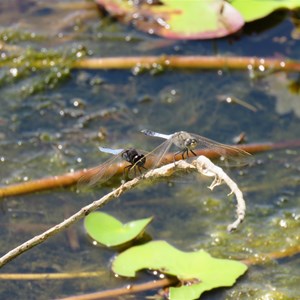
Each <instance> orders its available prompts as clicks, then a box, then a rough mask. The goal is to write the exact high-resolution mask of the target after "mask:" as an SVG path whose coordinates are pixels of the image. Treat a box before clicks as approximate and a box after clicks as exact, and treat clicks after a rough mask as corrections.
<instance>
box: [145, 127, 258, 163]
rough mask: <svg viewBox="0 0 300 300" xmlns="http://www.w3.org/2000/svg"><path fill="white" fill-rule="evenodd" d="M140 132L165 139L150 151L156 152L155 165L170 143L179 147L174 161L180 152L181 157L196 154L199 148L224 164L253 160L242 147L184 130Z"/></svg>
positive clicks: (163, 156) (168, 148)
mask: <svg viewBox="0 0 300 300" xmlns="http://www.w3.org/2000/svg"><path fill="white" fill-rule="evenodd" d="M142 132H143V133H144V134H145V135H147V136H152V137H159V138H162V139H165V140H166V141H165V142H163V143H162V144H161V145H160V146H158V147H157V148H156V149H154V150H153V151H152V152H151V153H157V154H156V157H157V161H156V166H159V165H161V163H162V162H163V161H164V159H165V157H166V154H167V153H168V151H169V150H170V148H171V146H172V145H175V146H176V147H177V148H179V151H177V152H176V153H174V161H175V160H176V155H179V154H181V158H182V159H186V158H188V157H191V156H197V154H196V152H195V151H197V150H200V149H201V150H207V151H208V152H209V153H210V156H211V157H214V158H219V159H220V163H221V164H222V165H225V166H244V165H247V164H249V163H251V161H252V160H253V159H252V155H251V154H250V153H248V152H246V151H244V150H242V149H239V148H237V147H234V146H228V145H225V144H221V143H218V142H216V141H213V140H210V139H208V138H206V137H203V136H201V135H198V134H194V133H189V132H186V131H179V132H175V133H173V134H162V133H158V132H154V131H151V130H147V129H144V130H142ZM203 155H205V154H203ZM208 156H209V155H208Z"/></svg>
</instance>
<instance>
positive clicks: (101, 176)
mask: <svg viewBox="0 0 300 300" xmlns="http://www.w3.org/2000/svg"><path fill="white" fill-rule="evenodd" d="M99 150H100V151H101V152H105V153H110V154H113V156H112V157H111V158H110V159H108V160H107V161H106V162H104V163H103V164H101V165H99V166H97V167H95V168H92V169H91V170H89V172H88V173H87V174H86V175H84V176H82V178H80V180H79V185H80V186H81V185H88V186H93V185H95V184H100V183H103V182H105V181H107V180H109V179H110V178H111V177H112V176H114V175H115V174H116V173H117V171H118V169H119V166H118V165H117V164H118V163H119V162H120V161H127V162H128V163H129V165H127V166H125V167H124V169H123V176H124V177H125V178H131V179H132V178H134V177H136V176H137V175H138V174H142V170H146V167H145V163H146V156H145V155H144V154H142V153H139V152H138V151H137V150H136V149H133V148H130V149H111V148H104V147H99Z"/></svg>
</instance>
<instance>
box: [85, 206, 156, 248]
mask: <svg viewBox="0 0 300 300" xmlns="http://www.w3.org/2000/svg"><path fill="white" fill-rule="evenodd" d="M152 219H153V218H152V217H151V218H146V219H141V220H136V221H132V222H129V223H126V224H123V223H121V222H120V221H119V220H117V219H115V218H114V217H112V216H110V215H108V214H106V213H104V212H93V213H90V214H89V215H88V216H87V217H86V218H85V219H84V227H85V229H86V231H87V233H88V235H89V236H90V237H91V238H92V239H94V240H95V241H97V242H99V243H100V244H102V245H105V246H107V247H113V246H119V245H122V244H125V243H127V242H129V241H131V240H133V239H134V238H136V237H137V236H139V235H141V234H142V233H143V231H144V230H145V227H146V226H147V225H148V224H149V223H150V222H151V221H152Z"/></svg>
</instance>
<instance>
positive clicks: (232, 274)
mask: <svg viewBox="0 0 300 300" xmlns="http://www.w3.org/2000/svg"><path fill="white" fill-rule="evenodd" d="M112 268H113V271H114V272H115V273H117V274H119V275H121V276H126V277H134V276H135V274H136V272H137V271H139V270H142V269H154V270H159V271H160V272H162V273H165V274H169V275H174V276H177V277H178V279H179V280H180V281H181V282H182V285H181V286H180V287H171V288H170V292H169V298H170V299H173V300H179V299H180V300H181V299H185V300H189V299H198V298H199V297H200V295H201V294H202V293H203V292H204V291H208V290H211V289H213V288H217V287H224V286H232V285H233V284H234V283H235V281H236V279H237V278H238V277H239V276H241V275H243V274H244V273H245V272H246V270H247V266H246V265H245V264H243V263H241V262H238V261H233V260H229V259H217V258H213V257H211V256H210V254H208V253H207V252H205V251H204V250H199V251H197V252H182V251H180V250H178V249H176V248H174V247H173V246H171V245H170V244H168V243H167V242H165V241H153V242H149V243H147V244H144V245H142V246H136V247H132V248H130V249H127V250H126V251H124V252H123V253H121V254H120V255H118V256H117V257H116V258H115V260H114V261H113V265H112Z"/></svg>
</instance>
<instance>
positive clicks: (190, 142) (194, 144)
mask: <svg viewBox="0 0 300 300" xmlns="http://www.w3.org/2000/svg"><path fill="white" fill-rule="evenodd" d="M197 145H198V141H197V140H196V139H186V141H185V146H186V147H187V148H188V149H195V148H196V147H197Z"/></svg>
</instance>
